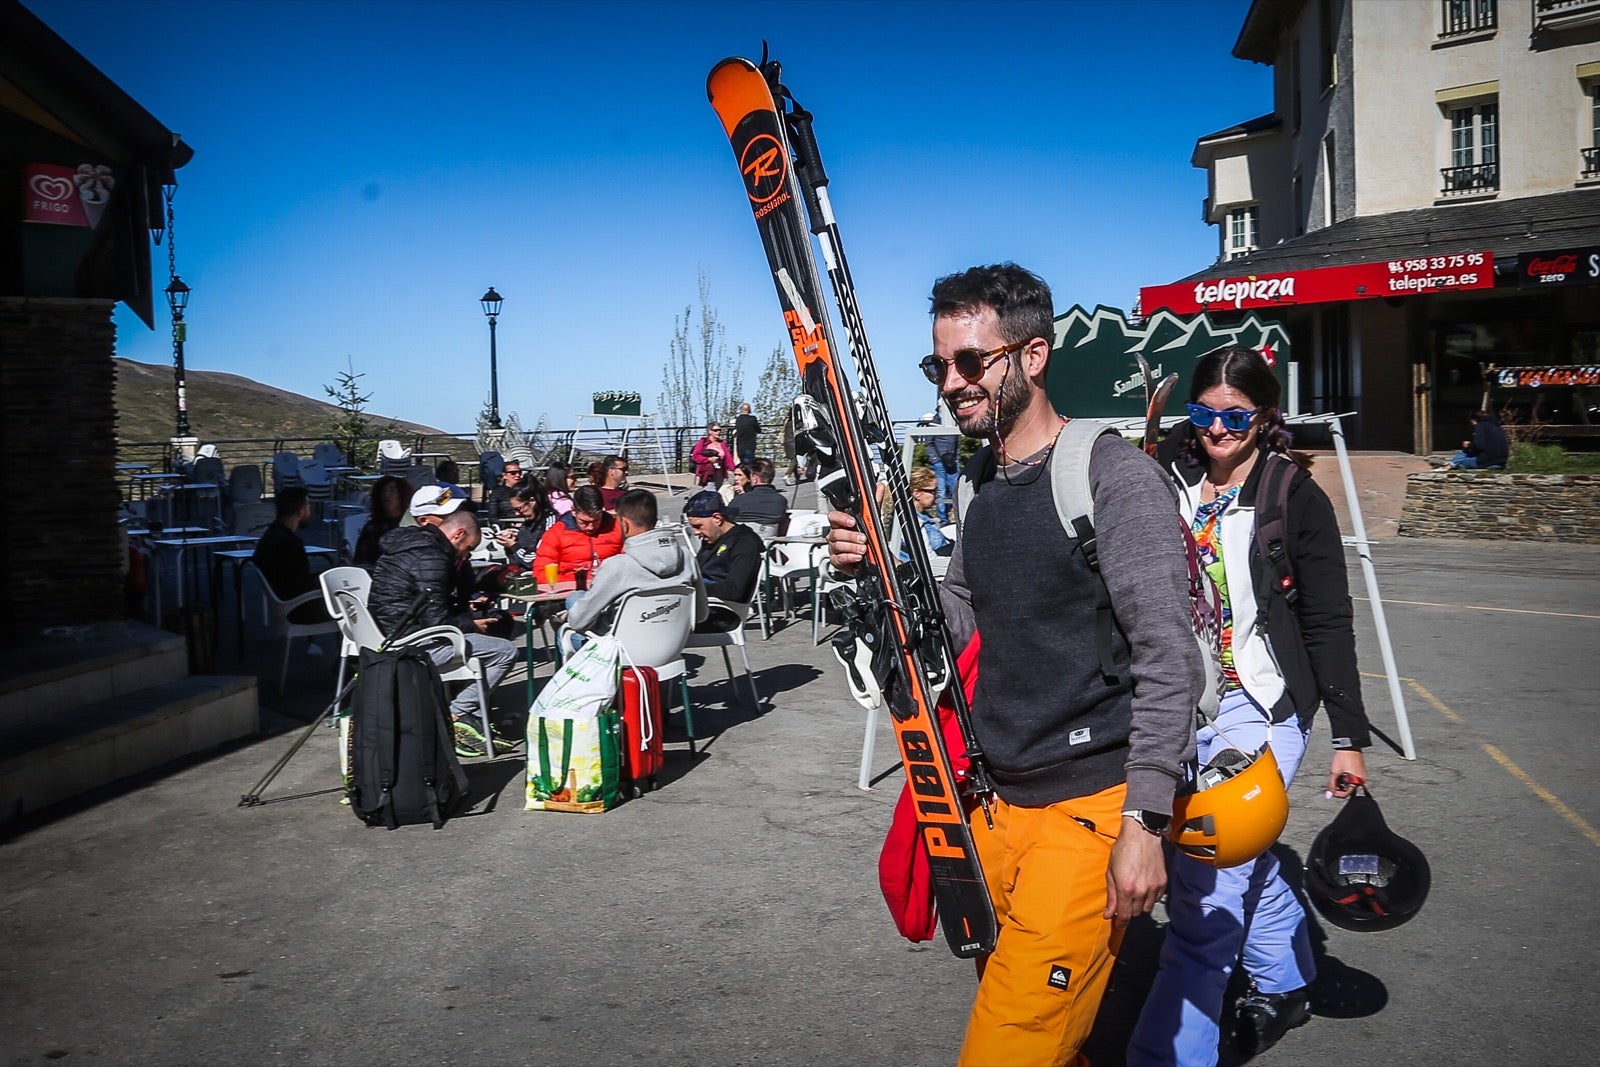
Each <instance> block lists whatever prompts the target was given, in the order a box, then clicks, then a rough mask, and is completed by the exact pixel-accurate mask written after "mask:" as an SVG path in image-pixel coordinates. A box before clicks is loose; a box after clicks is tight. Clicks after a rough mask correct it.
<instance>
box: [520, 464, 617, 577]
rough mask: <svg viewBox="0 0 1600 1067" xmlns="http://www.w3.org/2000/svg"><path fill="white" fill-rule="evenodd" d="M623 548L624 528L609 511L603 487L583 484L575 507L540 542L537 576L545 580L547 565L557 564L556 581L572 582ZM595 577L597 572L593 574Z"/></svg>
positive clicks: (574, 497) (535, 563) (536, 556)
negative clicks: (601, 495)
mask: <svg viewBox="0 0 1600 1067" xmlns="http://www.w3.org/2000/svg"><path fill="white" fill-rule="evenodd" d="M621 551H622V528H621V527H620V526H618V525H617V517H616V516H615V515H612V514H611V513H610V512H608V511H606V508H605V505H604V504H603V503H602V502H601V500H600V490H599V489H598V488H596V487H595V486H592V485H580V486H579V487H578V488H577V489H576V490H574V492H573V494H572V510H571V511H569V512H567V514H565V515H563V516H561V518H560V520H559V521H557V522H556V523H555V524H553V525H552V526H551V527H550V529H549V530H548V531H546V533H545V535H544V537H543V538H542V539H541V540H540V541H539V550H538V551H537V552H536V553H534V557H533V575H534V577H535V578H537V579H538V580H539V581H541V582H542V581H544V569H545V566H546V564H550V563H554V564H555V565H556V567H557V572H556V581H558V582H570V581H572V580H573V579H574V577H575V576H576V573H577V572H578V571H580V570H589V571H593V570H597V569H598V568H599V566H600V564H601V563H602V562H603V561H605V560H607V559H610V558H611V557H612V556H615V555H616V554H617V553H618V552H621ZM590 577H591V578H593V577H594V575H592V574H591V575H590Z"/></svg>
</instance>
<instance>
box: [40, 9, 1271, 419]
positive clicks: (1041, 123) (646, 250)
mask: <svg viewBox="0 0 1600 1067" xmlns="http://www.w3.org/2000/svg"><path fill="white" fill-rule="evenodd" d="M25 2H26V3H27V5H28V7H29V8H30V9H32V10H33V11H34V12H35V13H37V14H38V15H39V16H40V17H41V18H42V19H43V20H44V21H45V22H46V23H47V24H48V25H50V27H51V28H52V29H54V30H55V31H56V32H57V33H59V34H61V36H62V37H64V38H65V39H66V40H67V41H68V42H69V43H70V44H72V45H73V46H74V47H75V48H77V49H78V51H80V52H81V53H83V55H84V56H86V57H87V58H88V59H89V60H90V61H91V62H93V63H94V64H95V65H97V66H98V67H99V68H100V69H101V70H102V71H104V72H105V73H106V74H107V75H108V76H109V77H111V78H112V79H113V80H114V81H116V82H117V83H118V84H119V85H121V86H122V87H123V88H124V89H125V90H127V91H128V92H129V93H130V94H131V95H132V96H133V97H134V98H135V99H136V100H138V101H139V102H140V103H141V104H142V105H144V107H145V108H146V109H147V110H149V111H150V112H151V113H152V114H153V115H154V116H155V117H156V118H157V119H158V120H160V121H161V122H163V123H164V124H166V125H167V126H168V127H169V128H171V129H172V130H174V131H176V132H178V133H180V134H181V135H182V136H183V138H184V140H185V141H187V142H188V143H189V144H191V145H192V146H193V147H194V149H195V158H194V160H193V162H191V163H190V164H189V165H188V166H187V167H185V168H183V170H182V171H181V172H180V173H179V183H180V185H179V189H178V194H177V200H176V208H177V227H176V229H177V257H178V258H177V263H178V272H179V274H181V275H182V276H183V279H184V280H185V281H186V282H187V283H188V284H189V285H190V286H192V287H193V290H194V293H193V297H192V299H191V302H190V306H189V313H188V320H189V341H188V344H187V346H186V349H185V355H186V358H187V361H188V363H189V365H190V366H192V367H199V368H204V369H208V370H222V371H230V372H233V373H236V374H242V375H245V376H246V377H250V378H254V379H256V380H258V381H262V382H266V383H268V384H271V385H275V386H278V387H281V388H285V389H291V390H294V391H296V392H300V393H306V394H309V395H312V396H321V395H322V386H323V385H325V384H330V383H332V382H333V381H334V377H335V375H336V374H337V373H338V372H339V371H340V370H342V369H343V368H344V366H345V361H346V357H348V358H349V359H350V360H351V361H352V362H353V363H354V366H355V369H356V370H357V371H358V372H364V373H365V374H366V375H367V377H366V378H365V379H363V384H364V385H365V386H367V387H368V388H369V389H370V391H371V392H372V393H373V400H372V403H371V408H372V410H374V411H378V412H382V413H384V414H387V415H394V416H398V417H402V418H408V419H415V420H417V421H419V422H424V423H428V424H431V425H435V426H440V427H442V428H444V429H448V430H452V431H456V430H467V429H470V427H471V426H472V424H473V420H474V418H475V416H476V414H477V411H478V409H479V407H480V406H481V404H482V403H483V400H484V398H485V397H486V396H487V394H488V388H489V387H488V378H489V369H488V363H489V357H488V328H487V325H486V323H485V320H484V316H483V312H482V309H481V308H480V307H479V305H478V297H479V296H480V295H481V294H482V293H483V290H484V289H485V288H486V287H488V286H490V285H493V286H495V287H496V288H497V289H498V290H499V291H500V292H501V293H502V294H503V295H504V297H505V307H504V310H503V312H502V314H501V316H500V325H499V355H500V406H501V411H502V413H503V414H508V413H510V412H513V411H515V412H518V413H519V414H520V415H521V417H522V420H523V423H524V425H527V426H529V427H531V426H532V425H533V424H534V422H535V421H536V420H537V419H538V417H539V415H540V414H541V413H547V414H548V415H549V418H550V420H551V423H552V425H555V426H558V427H564V426H570V425H572V423H573V421H574V419H575V417H576V416H577V415H578V414H580V413H582V412H584V411H587V410H588V408H589V395H590V393H592V392H594V391H595V390H599V389H636V390H638V391H639V392H641V393H643V394H644V397H645V401H646V410H651V409H653V408H654V407H655V406H656V405H655V403H654V401H655V398H656V396H657V395H658V394H659V393H660V391H661V380H662V366H663V364H664V362H665V360H666V356H667V352H668V346H669V343H670V340H671V337H672V333H673V320H674V316H676V315H681V314H682V313H683V311H684V308H685V306H687V305H690V304H694V303H696V300H697V295H696V273H697V271H704V272H705V274H706V276H707V278H708V280H709V282H710V284H711V303H712V305H713V306H714V307H715V308H716V309H717V312H718V316H719V318H720V320H721V321H722V323H723V324H724V326H725V327H726V330H727V341H728V345H729V347H730V350H732V349H733V348H734V347H736V346H738V345H743V346H745V347H746V348H747V349H748V361H747V364H746V371H745V378H746V382H747V383H748V390H747V391H750V392H753V391H754V388H755V382H756V379H757V377H758V376H759V374H760V371H761V368H762V366H763V365H764V364H765V362H766V358H767V356H768V354H769V353H770V352H771V351H772V349H773V347H774V346H775V345H778V344H780V343H782V342H783V336H782V330H781V326H782V321H781V317H780V315H779V312H778V306H777V299H776V296H775V295H774V292H773V287H772V282H771V279H770V276H769V275H768V274H767V272H766V267H765V259H764V257H763V255H762V252H761V246H760V242H759V240H758V239H757V236H756V231H755V226H754V223H753V222H752V221H751V218H750V213H749V210H748V209H747V207H746V204H745V200H744V196H743V193H742V191H741V185H740V181H739V177H738V174H737V171H736V168H735V166H734V161H733V157H732V153H731V151H730V149H729V147H728V144H727V140H726V138H725V137H724V136H723V134H722V131H721V128H720V126H719V125H718V123H717V120H716V116H715V115H714V114H713V113H712V111H711V109H710V107H709V106H708V105H707V103H706V98H705V77H706V74H707V72H708V71H709V70H710V68H711V66H712V64H714V63H715V62H716V61H717V60H719V59H721V58H723V57H724V56H728V55H746V56H750V57H752V58H759V56H760V52H761V42H762V40H763V38H765V39H767V40H768V41H770V42H771V48H772V54H773V55H774V56H776V57H777V58H779V59H780V60H782V62H783V64H784V75H785V82H786V83H787V84H788V85H789V87H790V88H791V89H792V90H793V92H794V93H795V95H796V96H797V97H798V98H799V100H800V101H801V103H803V104H804V105H805V106H806V107H807V108H808V109H809V110H811V111H812V112H813V113H814V114H815V115H816V129H817V136H818V139H819V141H820V143H821V147H822V151H823V155H824V159H825V161H826V163H827V165H828V170H829V174H830V176H831V177H832V179H833V183H832V187H831V188H832V194H833V201H834V207H835V209H836V211H837V213H838V216H839V223H840V227H841V231H842V233H843V236H844V241H845V247H846V250H847V252H848V254H849V256H850V261H851V266H852V269H853V270H854V273H855V277H856V283H857V285H858V288H859V295H860V301H861V306H862V310H863V313H864V315H865V317H866V322H867V328H868V332H869V334H870V336H871V339H872V342H873V350H874V353H875V355H876V357H877V360H878V364H879V367H880V369H881V370H882V371H883V374H884V378H885V382H884V385H885V392H886V395H887V397H888V400H889V403H890V406H891V408H892V409H893V411H894V413H895V415H896V416H897V417H902V416H903V417H914V416H915V415H916V414H918V413H920V412H921V411H922V410H923V409H926V408H927V407H929V406H930V404H931V401H932V390H931V388H930V387H928V386H927V385H926V383H925V382H924V381H923V379H922V378H921V376H920V374H919V373H918V372H917V370H916V369H915V364H916V361H917V360H918V359H919V358H920V357H921V356H922V355H923V354H924V353H925V352H926V351H927V349H928V318H927V292H928V287H929V284H930V282H931V281H932V280H933V278H935V277H936V276H938V275H940V274H944V273H948V272H950V271H953V270H959V269H962V268H964V267H967V266H970V265H972V264H974V263H981V262H996V261H1000V260H1008V259H1009V260H1015V261H1017V262H1019V263H1022V264H1023V265H1025V266H1027V267H1030V268H1032V269H1034V270H1036V271H1038V272H1039V273H1040V274H1041V275H1043V276H1044V278H1045V279H1046V280H1047V281H1048V282H1050V284H1051V286H1052V288H1053V289H1054V291H1055V295H1056V310H1057V313H1060V312H1062V311H1065V310H1066V309H1067V308H1068V307H1070V306H1071V305H1073V304H1075V303H1076V304H1083V305H1085V306H1088V307H1092V306H1093V305H1095V304H1096V303H1103V304H1108V305H1111V306H1114V307H1119V308H1126V307H1128V306H1129V305H1130V304H1131V303H1132V301H1133V299H1134V297H1135V295H1136V294H1137V291H1138V288H1139V286H1141V285H1151V284H1156V283H1161V282H1168V281H1172V280H1175V279H1177V278H1179V277H1182V276H1183V275H1185V274H1188V273H1190V272H1192V271H1195V270H1198V269H1200V268H1201V267H1204V266H1205V265H1207V264H1209V263H1210V262H1212V261H1213V260H1214V259H1215V258H1216V251H1217V237H1216V231H1215V228H1213V227H1208V226H1206V225H1204V224H1203V223H1202V221H1201V218H1200V202H1201V200H1202V198H1203V197H1204V196H1205V175H1204V173H1203V172H1202V171H1199V170H1195V169H1193V168H1191V167H1190V166H1189V156H1190V153H1191V152H1192V150H1193V148H1194V142H1195V139H1196V138H1197V137H1199V136H1201V135H1202V134H1205V133H1208V132H1211V131H1214V130H1217V129H1220V128H1222V127H1225V126H1228V125H1231V124H1233V123H1235V122H1239V121H1241V120H1243V119H1246V118H1249V117H1251V116H1254V115H1259V114H1262V113H1264V112H1266V111H1269V110H1270V109H1271V88H1270V80H1269V74H1270V72H1269V70H1268V68H1266V67H1262V66H1258V65H1254V64H1249V63H1244V62H1241V61H1240V60H1237V59H1234V58H1233V57H1232V56H1230V55H1229V49H1230V48H1231V47H1232V44H1233V41H1234V39H1235V37H1236V36H1237V34H1238V31H1239V27H1240V25H1241V23H1242V20H1243V18H1244V15H1245V12H1246V10H1247V8H1248V2H1247V0H1124V2H1118V3H1091V2H1088V0H1077V2H1055V3H992V2H991V3H979V4H967V3H940V2H937V0H933V2H930V0H922V2H916V3H843V2H835V3H800V2H794V3H782V4H760V3H738V2H732V0H730V2H725V3H697V4H689V3H684V4H655V3H646V2H631V3H609V4H608V3H581V4H579V3H571V4H566V3H563V4H532V3H526V4H524V3H511V2H500V3H467V2H462V3H450V4H443V3H423V2H386V3H348V2H331V0H330V2H320V3H312V2H309V0H302V2H297V3H283V2H274V3H263V2H247V0H228V2H216V3H199V2H177V3H169V2H155V0H145V2H133V0H100V2H87V0H25ZM158 257H159V258H158V260H157V264H158V265H157V270H158V273H160V274H162V275H163V277H164V274H165V266H166V265H165V262H164V260H165V250H164V249H161V250H158ZM158 315H159V318H158V329H157V330H156V331H155V332H151V331H150V330H148V329H146V328H145V327H144V326H143V325H142V324H141V323H139V322H138V320H137V319H136V318H135V317H134V316H132V315H131V314H128V313H127V312H126V311H119V313H118V316H117V321H118V327H119V330H118V350H119V354H120V355H123V356H125V357H127V358H130V359H135V360H140V361H142V362H147V363H167V362H170V360H171V340H170V334H169V333H168V332H167V327H166V323H165V321H164V319H165V312H164V311H161V312H159V313H158ZM836 325H837V323H836ZM841 341H842V337H841Z"/></svg>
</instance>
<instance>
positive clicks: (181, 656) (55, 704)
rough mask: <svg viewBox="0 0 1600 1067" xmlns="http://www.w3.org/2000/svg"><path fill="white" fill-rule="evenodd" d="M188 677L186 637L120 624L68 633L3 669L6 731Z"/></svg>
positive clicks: (0, 717) (0, 683) (0, 721)
mask: <svg viewBox="0 0 1600 1067" xmlns="http://www.w3.org/2000/svg"><path fill="white" fill-rule="evenodd" d="M188 673H189V655H188V649H187V646H186V645H185V643H184V639H183V638H182V637H179V636H178V635H176V634H172V633H168V632H167V631H166V630H161V629H157V628H156V627H154V626H147V625H145V624H144V623H139V622H120V623H107V624H103V625H99V626H92V627H84V628H83V629H82V630H81V631H74V632H64V633H62V634H60V635H58V636H56V637H54V638H48V639H46V640H43V641H40V642H39V643H37V644H33V645H28V646H25V647H22V648H16V649H12V650H9V651H8V652H7V655H6V666H5V668H4V669H3V670H0V731H8V730H11V729H14V728H21V727H23V726H25V725H27V724H28V723H32V722H40V721H43V720H47V719H51V718H54V717H55V716H57V715H59V714H61V713H62V712H64V711H67V710H69V709H71V708H77V707H82V706H84V705H86V704H97V703H99V702H101V701H105V700H112V699H114V698H116V697H119V696H124V695H126V694H129V693H135V692H138V691H139V690H141V689H149V688H151V687H152V686H158V685H166V684H167V683H169V682H175V681H178V680H179V679H181V678H183V677H184V676H185V675H186V674H188ZM0 751H3V750H0Z"/></svg>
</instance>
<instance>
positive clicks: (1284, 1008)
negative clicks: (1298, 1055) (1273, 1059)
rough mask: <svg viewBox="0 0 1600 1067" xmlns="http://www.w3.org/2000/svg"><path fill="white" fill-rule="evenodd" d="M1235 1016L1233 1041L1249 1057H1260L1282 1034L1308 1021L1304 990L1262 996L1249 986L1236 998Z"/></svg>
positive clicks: (1302, 988) (1306, 999)
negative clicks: (1237, 1000)
mask: <svg viewBox="0 0 1600 1067" xmlns="http://www.w3.org/2000/svg"><path fill="white" fill-rule="evenodd" d="M1238 1012H1239V1019H1238V1022H1237V1023H1236V1024H1235V1025H1234V1031H1233V1036H1234V1040H1235V1041H1236V1042H1238V1044H1239V1047H1240V1048H1241V1049H1242V1050H1243V1051H1244V1052H1246V1053H1248V1054H1249V1055H1251V1056H1259V1055H1261V1054H1262V1053H1263V1052H1265V1051H1267V1049H1269V1048H1271V1047H1272V1046H1273V1045H1276V1044H1277V1043H1278V1039H1279V1038H1281V1037H1282V1036H1283V1035H1284V1034H1287V1033H1288V1032H1289V1031H1290V1030H1293V1029H1294V1028H1295V1027H1297V1026H1301V1025H1303V1024H1304V1023H1305V1022H1306V1021H1307V1020H1308V1019H1310V1018H1311V1009H1310V1006H1309V998H1308V997H1307V996H1306V987H1305V986H1301V987H1300V988H1299V989H1291V990H1290V991H1289V992H1287V993H1263V992H1261V991H1260V990H1258V989H1256V988H1255V986H1253V985H1252V986H1251V987H1250V991H1249V992H1248V993H1246V994H1245V995H1244V996H1242V997H1240V998H1239V1004H1238Z"/></svg>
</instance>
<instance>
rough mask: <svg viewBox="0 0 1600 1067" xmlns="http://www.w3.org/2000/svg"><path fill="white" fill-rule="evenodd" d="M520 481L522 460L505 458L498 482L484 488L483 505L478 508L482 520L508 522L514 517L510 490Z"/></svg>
mask: <svg viewBox="0 0 1600 1067" xmlns="http://www.w3.org/2000/svg"><path fill="white" fill-rule="evenodd" d="M521 481H522V462H521V461H520V460H515V459H508V460H506V465H505V469H503V470H502V471H501V472H500V484H499V485H497V486H495V487H494V488H492V489H487V490H486V492H487V495H486V496H485V497H484V498H483V507H481V508H479V509H478V510H479V512H480V513H481V515H482V518H483V521H484V522H510V521H511V520H512V519H514V518H516V513H515V512H513V511H512V510H511V491H512V490H513V489H515V488H516V487H517V486H518V484H520V483H521Z"/></svg>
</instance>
